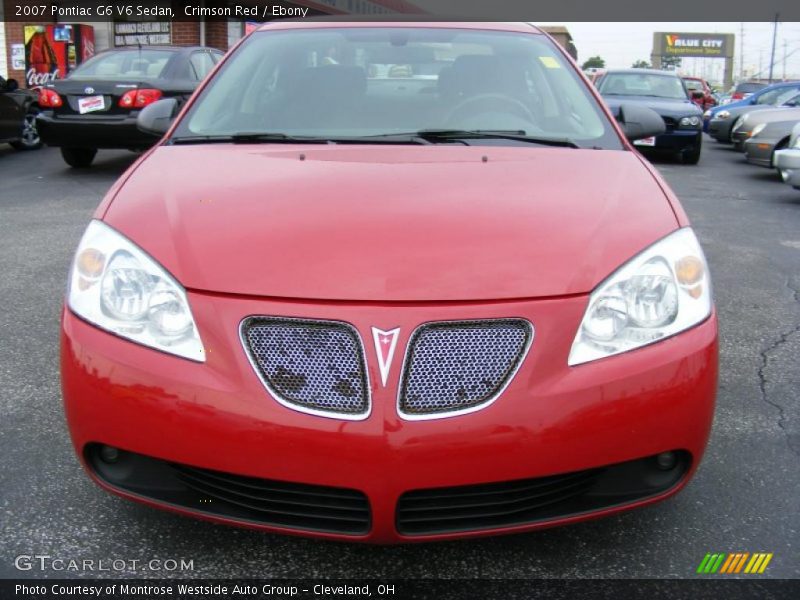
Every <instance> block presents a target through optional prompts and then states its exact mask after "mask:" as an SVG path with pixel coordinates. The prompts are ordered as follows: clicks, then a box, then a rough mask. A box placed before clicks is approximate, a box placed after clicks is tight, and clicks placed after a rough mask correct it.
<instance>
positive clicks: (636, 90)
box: [600, 73, 686, 100]
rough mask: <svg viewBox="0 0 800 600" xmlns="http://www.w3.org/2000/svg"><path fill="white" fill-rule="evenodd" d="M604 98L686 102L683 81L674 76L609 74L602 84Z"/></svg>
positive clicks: (601, 89)
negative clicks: (661, 99) (634, 97)
mask: <svg viewBox="0 0 800 600" xmlns="http://www.w3.org/2000/svg"><path fill="white" fill-rule="evenodd" d="M600 93H601V94H603V95H604V96H651V97H655V98H674V99H676V100H686V91H685V90H684V88H683V84H682V83H681V80H680V79H679V78H678V77H676V76H674V75H656V74H651V73H607V74H606V76H605V77H603V81H602V82H601V84H600Z"/></svg>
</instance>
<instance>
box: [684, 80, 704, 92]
mask: <svg viewBox="0 0 800 600" xmlns="http://www.w3.org/2000/svg"><path fill="white" fill-rule="evenodd" d="M683 83H684V85H686V88H687V89H689V90H691V91H693V92H702V91H703V84H702V83H701V82H699V81H695V80H694V79H684V80H683Z"/></svg>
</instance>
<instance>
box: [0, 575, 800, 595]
mask: <svg viewBox="0 0 800 600" xmlns="http://www.w3.org/2000/svg"><path fill="white" fill-rule="evenodd" d="M700 577H702V579H701V578H700ZM0 598H2V599H3V600H7V599H10V598H19V599H21V600H22V599H34V598H35V599H39V598H48V599H52V600H73V599H82V600H84V599H86V598H102V599H105V598H117V599H120V600H122V599H129V598H138V599H142V600H151V599H160V598H164V599H178V598H181V599H182V598H215V599H216V598H231V599H239V600H256V599H259V600H266V599H274V598H281V599H283V598H295V599H300V600H322V599H326V600H327V599H331V598H347V599H349V600H362V599H366V598H371V599H381V598H387V599H392V600H407V599H417V598H419V599H424V600H427V599H432V600H450V599H461V598H468V599H473V598H474V599H481V600H492V599H494V598H498V599H501V600H517V599H519V600H535V599H538V598H542V599H547V600H551V599H559V598H569V599H573V598H574V599H582V598H592V599H596V598H598V599H604V598H608V599H609V600H619V599H620V598H625V599H626V600H628V599H637V598H643V599H646V600H661V599H664V600H682V599H687V600H688V599H692V600H703V599H706V598H708V599H717V598H724V599H725V600H735V599H738V598H748V599H750V598H759V599H768V600H772V599H774V600H783V599H784V598H786V599H789V598H792V599H796V598H800V580H788V579H755V578H752V579H750V578H748V579H726V578H725V577H724V576H698V579H658V580H654V579H648V580H644V579H576V580H560V579H538V580H531V579H417V580H412V579H394V580H393V579H386V580H381V579H362V580H357V579H271V580H270V579H242V580H232V579H231V580H211V579H207V580H200V579H195V580H177V579H171V580H170V579H158V580H157V579H93V580H84V579H60V580H55V579H38V580H36V579H3V580H0Z"/></svg>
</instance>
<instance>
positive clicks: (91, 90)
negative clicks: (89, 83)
mask: <svg viewBox="0 0 800 600" xmlns="http://www.w3.org/2000/svg"><path fill="white" fill-rule="evenodd" d="M83 93H84V94H94V88H93V87H86V88H84V90H83Z"/></svg>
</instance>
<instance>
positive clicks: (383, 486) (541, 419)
mask: <svg viewBox="0 0 800 600" xmlns="http://www.w3.org/2000/svg"><path fill="white" fill-rule="evenodd" d="M392 25H393V26H400V27H403V26H409V27H411V26H419V24H403V23H401V24H392ZM427 25H428V26H448V27H454V26H457V27H466V28H476V29H480V28H493V29H502V30H509V31H524V32H527V33H532V32H533V30H532V29H530V28H529V27H528V26H527V25H507V24H497V23H493V24H477V23H470V24H442V23H437V24H427ZM326 26H331V25H325V24H307V23H281V24H276V25H270V26H269V27H271V28H287V29H291V28H304V27H326ZM335 26H337V27H341V26H343V24H341V23H336V24H335ZM347 26H350V24H347ZM352 26H356V27H357V26H367V25H365V24H352ZM371 26H374V24H372V25H371ZM211 78H213V75H212V77H210V78H209V79H211ZM586 85H587V87H589V88H591V86H590V85H588V84H586ZM590 93H592V94H593V95H594V96H595V98H596V99H597V101H598V102H600V100H599V98H598V97H597V95H596V93H595V92H594V90H593V89H591V92H590ZM196 97H197V96H196V95H195V98H196ZM184 110H186V109H184ZM606 114H607V115H608V112H607V111H606ZM609 118H610V116H609ZM619 134H620V136H621V132H619ZM625 147H626V150H624V151H595V150H574V149H563V148H542V147H513V148H510V147H491V148H487V147H466V146H464V147H461V146H432V147H427V146H368V145H364V146H332V147H314V146H302V147H300V146H285V145H282V146H269V145H262V146H248V145H236V146H233V145H220V146H202V145H200V146H157V147H155V148H154V149H152V150H151V151H150V152H148V153H147V154H146V155H144V156H143V157H142V158H141V159H140V160H139V161H137V163H136V164H135V165H134V166H133V167H131V169H129V171H128V172H127V173H126V174H125V175H124V176H123V177H122V178H121V179H120V181H119V182H118V183H117V184H115V186H114V187H113V188H112V190H111V191H110V192H109V193H108V195H107V197H106V199H105V200H104V202H103V203H102V204H101V206H100V207H99V208H98V211H97V213H96V217H97V218H101V219H103V220H104V221H105V222H106V223H107V224H109V225H110V226H111V227H113V228H115V229H116V230H117V231H119V232H121V233H123V234H124V235H126V236H127V237H128V238H130V239H131V240H133V241H134V242H135V243H136V244H137V245H139V246H140V247H141V248H143V249H144V250H145V251H147V252H148V253H149V254H150V255H151V256H153V257H155V258H156V260H158V261H159V263H160V264H161V265H162V266H164V267H165V268H166V269H167V270H169V271H170V273H171V274H172V275H173V276H174V277H175V278H176V279H177V280H178V281H180V282H181V283H182V284H183V285H184V287H185V288H186V289H187V295H188V297H189V302H190V304H191V307H192V312H193V314H194V318H195V321H196V324H197V328H198V330H199V331H200V332H201V335H202V338H203V342H204V345H205V348H206V362H205V363H194V362H191V361H187V360H184V359H181V358H178V357H175V356H171V355H167V354H163V353H161V352H158V351H156V350H153V349H151V348H148V347H144V346H140V345H137V344H134V343H131V342H129V341H126V340H123V339H121V338H117V337H115V336H113V335H110V334H108V333H106V332H104V331H101V330H99V329H97V328H96V327H94V326H92V325H90V324H88V323H86V322H85V321H83V320H82V319H80V318H78V317H76V316H75V315H74V314H73V313H72V312H71V311H70V310H69V309H65V310H64V312H63V317H62V334H61V344H62V354H61V372H62V387H63V394H64V402H65V408H66V415H67V420H68V423H69V426H70V432H71V436H72V440H73V443H74V446H75V449H76V452H77V453H78V455H79V457H80V459H81V460H82V462H84V465H86V459H85V455H84V448H85V446H86V444H88V443H103V444H108V445H112V446H115V447H119V448H122V449H124V450H128V451H132V452H137V453H140V454H144V455H147V456H152V457H156V458H161V459H164V460H168V461H174V462H178V463H185V464H188V465H195V466H201V467H204V468H207V469H214V470H219V471H224V472H229V473H236V474H241V475H247V476H251V477H260V478H265V479H276V480H283V481H292V482H299V483H313V484H317V485H330V486H336V487H347V488H354V489H358V490H361V491H363V492H365V493H366V495H367V496H368V498H369V502H370V506H371V510H372V526H371V529H370V531H369V533H368V534H366V535H364V536H359V537H355V538H354V537H353V536H349V535H347V536H345V535H339V534H332V533H309V532H306V531H296V530H290V529H286V528H281V527H274V526H267V525H252V524H245V525H246V526H250V527H255V528H259V529H264V530H270V531H281V532H284V533H291V534H301V535H315V536H319V537H327V538H333V539H346V540H353V539H357V540H363V541H369V542H378V543H388V542H400V541H420V540H431V539H448V538H454V537H464V536H482V535H493V534H498V533H508V532H515V531H524V530H531V529H537V528H543V527H549V526H553V525H557V524H565V523H571V522H576V521H582V520H587V519H591V518H596V517H600V516H605V515H609V514H613V513H616V512H619V511H621V510H627V509H629V508H634V507H637V506H642V505H645V504H650V503H653V502H656V501H658V500H662V499H664V498H666V497H668V496H671V495H672V494H674V493H676V492H677V491H679V490H680V489H682V488H683V486H685V485H686V483H687V482H688V480H689V479H690V478H691V476H692V475H693V474H694V472H695V470H696V468H697V466H698V464H699V462H700V460H701V458H702V455H703V452H704V449H705V445H706V442H707V439H708V435H709V431H710V427H711V422H712V418H713V409H714V399H715V393H716V382H717V324H716V315H715V314H714V313H712V315H711V317H710V318H709V319H707V320H706V321H704V322H703V323H701V324H700V325H698V326H696V327H693V328H691V329H689V330H687V331H685V332H683V333H680V334H678V335H676V336H674V337H672V338H669V339H666V340H664V341H661V342H659V343H656V344H652V345H650V346H647V347H643V348H640V349H637V350H634V351H631V352H626V353H624V354H621V355H618V356H613V357H610V358H606V359H602V360H598V361H595V362H591V363H587V364H584V365H580V366H579V367H569V366H568V365H567V356H568V354H569V351H570V346H571V343H572V340H573V338H574V336H575V332H576V331H577V329H578V327H579V324H580V322H581V318H582V316H583V313H584V311H585V309H586V304H587V300H588V295H589V293H590V292H591V291H592V290H593V289H594V288H595V287H596V286H597V285H598V284H599V283H600V282H601V281H602V280H603V279H605V278H606V277H607V276H608V275H609V274H610V273H611V272H613V271H614V270H615V269H617V268H618V267H619V266H620V265H621V264H623V263H624V262H626V261H627V260H628V259H629V258H631V257H632V256H633V255H635V254H636V253H638V252H639V251H640V250H642V249H643V248H645V247H647V246H649V245H650V244H652V243H653V242H655V241H657V240H658V239H661V238H662V237H664V236H665V235H667V234H668V233H670V232H672V231H675V230H676V229H678V228H679V227H682V226H685V225H687V223H688V222H687V219H686V216H685V214H684V213H683V210H682V208H681V207H680V204H679V203H678V201H677V199H676V198H675V197H674V195H673V194H672V192H671V191H670V190H669V188H668V187H667V186H666V184H665V183H664V182H663V180H662V179H661V178H660V176H658V174H657V173H656V172H655V169H653V168H652V167H651V166H650V165H649V163H647V162H646V161H644V159H642V158H641V157H640V156H639V155H638V154H637V153H635V152H632V151H630V150H631V147H630V145H629V144H627V142H625ZM301 154H303V155H304V160H300V155H301ZM484 157H485V158H486V160H484ZM589 248H591V249H592V250H591V251H588V250H587V249H589ZM249 315H273V316H286V317H303V318H313V319H328V320H336V321H344V322H347V323H350V324H352V325H353V326H354V327H355V328H356V330H357V331H358V333H359V335H360V337H361V339H362V340H363V341H364V345H365V348H366V362H367V368H368V371H369V379H370V382H372V383H371V392H372V411H371V414H370V416H369V418H367V419H365V420H362V421H343V420H337V419H335V418H319V417H315V416H312V415H307V414H302V413H299V412H295V411H292V410H288V409H287V408H286V407H284V406H282V405H280V404H278V403H277V402H274V401H272V399H271V398H269V396H268V395H267V394H266V392H265V390H264V387H263V385H262V383H261V382H260V380H259V378H258V376H257V375H256V373H255V371H254V370H253V368H252V366H251V364H250V363H249V361H248V358H247V356H246V354H245V352H244V350H243V348H242V344H241V341H240V338H239V324H240V323H241V321H242V319H243V318H245V317H247V316H249ZM504 317H518V318H525V319H527V320H529V321H530V322H531V323H532V324H533V325H534V327H535V339H534V341H533V344H532V346H531V349H530V352H529V353H528V356H527V358H526V359H525V361H524V362H523V364H522V366H521V367H520V369H519V371H518V372H517V374H516V376H515V377H514V378H513V379H512V381H511V383H510V384H509V386H508V388H507V389H506V390H505V391H504V393H503V395H502V396H501V398H500V399H499V400H498V401H497V402H494V403H493V404H491V406H488V407H487V408H485V409H484V410H480V411H478V412H475V413H472V414H467V415H461V416H459V417H457V418H447V419H437V420H431V421H408V420H404V419H402V418H400V416H399V415H398V414H397V411H396V399H397V388H398V385H399V380H400V370H401V366H402V365H401V360H400V359H399V358H395V360H394V363H393V364H392V365H390V368H389V372H388V379H387V382H386V386H385V387H384V386H382V385H380V379H381V377H380V373H379V365H378V357H377V356H376V353H375V351H374V349H373V347H372V344H371V343H370V340H371V339H372V333H371V330H372V328H373V327H377V328H379V329H383V330H389V329H394V328H399V330H400V333H399V339H398V341H397V349H398V351H397V356H402V354H403V352H404V351H405V348H406V346H407V344H408V341H409V338H410V335H411V333H412V331H413V330H414V329H415V328H416V327H417V326H418V325H420V324H421V323H425V322H429V321H448V320H465V319H495V318H504ZM673 449H683V450H686V451H688V452H689V453H690V454H691V456H692V464H691V468H690V470H689V472H688V473H687V474H686V476H685V477H683V478H682V479H681V481H680V482H679V484H678V485H676V486H675V487H673V488H671V489H669V490H667V491H666V492H664V493H663V494H660V495H658V496H655V497H649V498H647V499H644V500H640V501H636V502H633V503H629V504H626V505H624V506H615V507H611V508H606V509H603V510H597V511H593V512H591V513H586V514H579V515H570V516H567V517H563V518H557V519H550V520H547V521H543V522H537V523H533V524H525V525H519V526H513V527H503V528H496V529H484V530H480V531H469V532H459V533H445V534H438V535H429V536H422V537H408V536H403V535H401V534H400V533H399V532H398V531H397V529H396V527H395V509H396V505H397V499H398V498H399V496H400V495H401V494H402V493H403V492H405V491H408V490H413V489H423V488H432V487H442V486H457V485H467V484H474V483H483V482H497V481H507V480H514V479H523V478H531V477H543V476H547V475H553V474H559V473H567V472H571V471H576V470H582V469H588V468H592V467H596V466H601V465H607V464H612V463H617V462H622V461H626V460H630V459H634V458H639V457H644V456H651V455H655V454H658V453H660V452H665V451H669V450H673ZM434 457H435V458H434ZM87 467H88V465H87ZM87 470H88V471H89V474H90V475H91V476H92V478H93V479H95V481H96V482H97V483H98V484H99V485H101V486H102V487H104V488H106V489H108V490H109V491H111V492H113V493H116V494H119V495H121V496H124V497H127V498H131V499H134V500H138V501H141V502H144V503H146V504H150V505H153V506H157V507H159V508H166V509H168V510H173V511H176V512H179V513H183V514H190V515H192V516H195V517H199V518H203V519H210V520H213V521H218V522H226V523H230V524H237V525H242V524H243V523H241V522H240V521H237V520H235V519H227V518H224V517H219V516H209V515H208V514H206V513H204V512H203V511H202V510H199V509H198V510H190V509H187V508H184V507H177V506H173V505H165V504H164V503H161V502H156V501H152V500H149V499H147V498H144V497H141V496H138V495H136V494H131V493H129V492H125V491H122V490H120V489H118V488H116V487H112V486H109V485H108V484H107V483H105V482H104V481H102V480H100V479H99V478H98V477H97V476H96V475H95V474H94V473H93V471H92V469H91V468H87Z"/></svg>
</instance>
